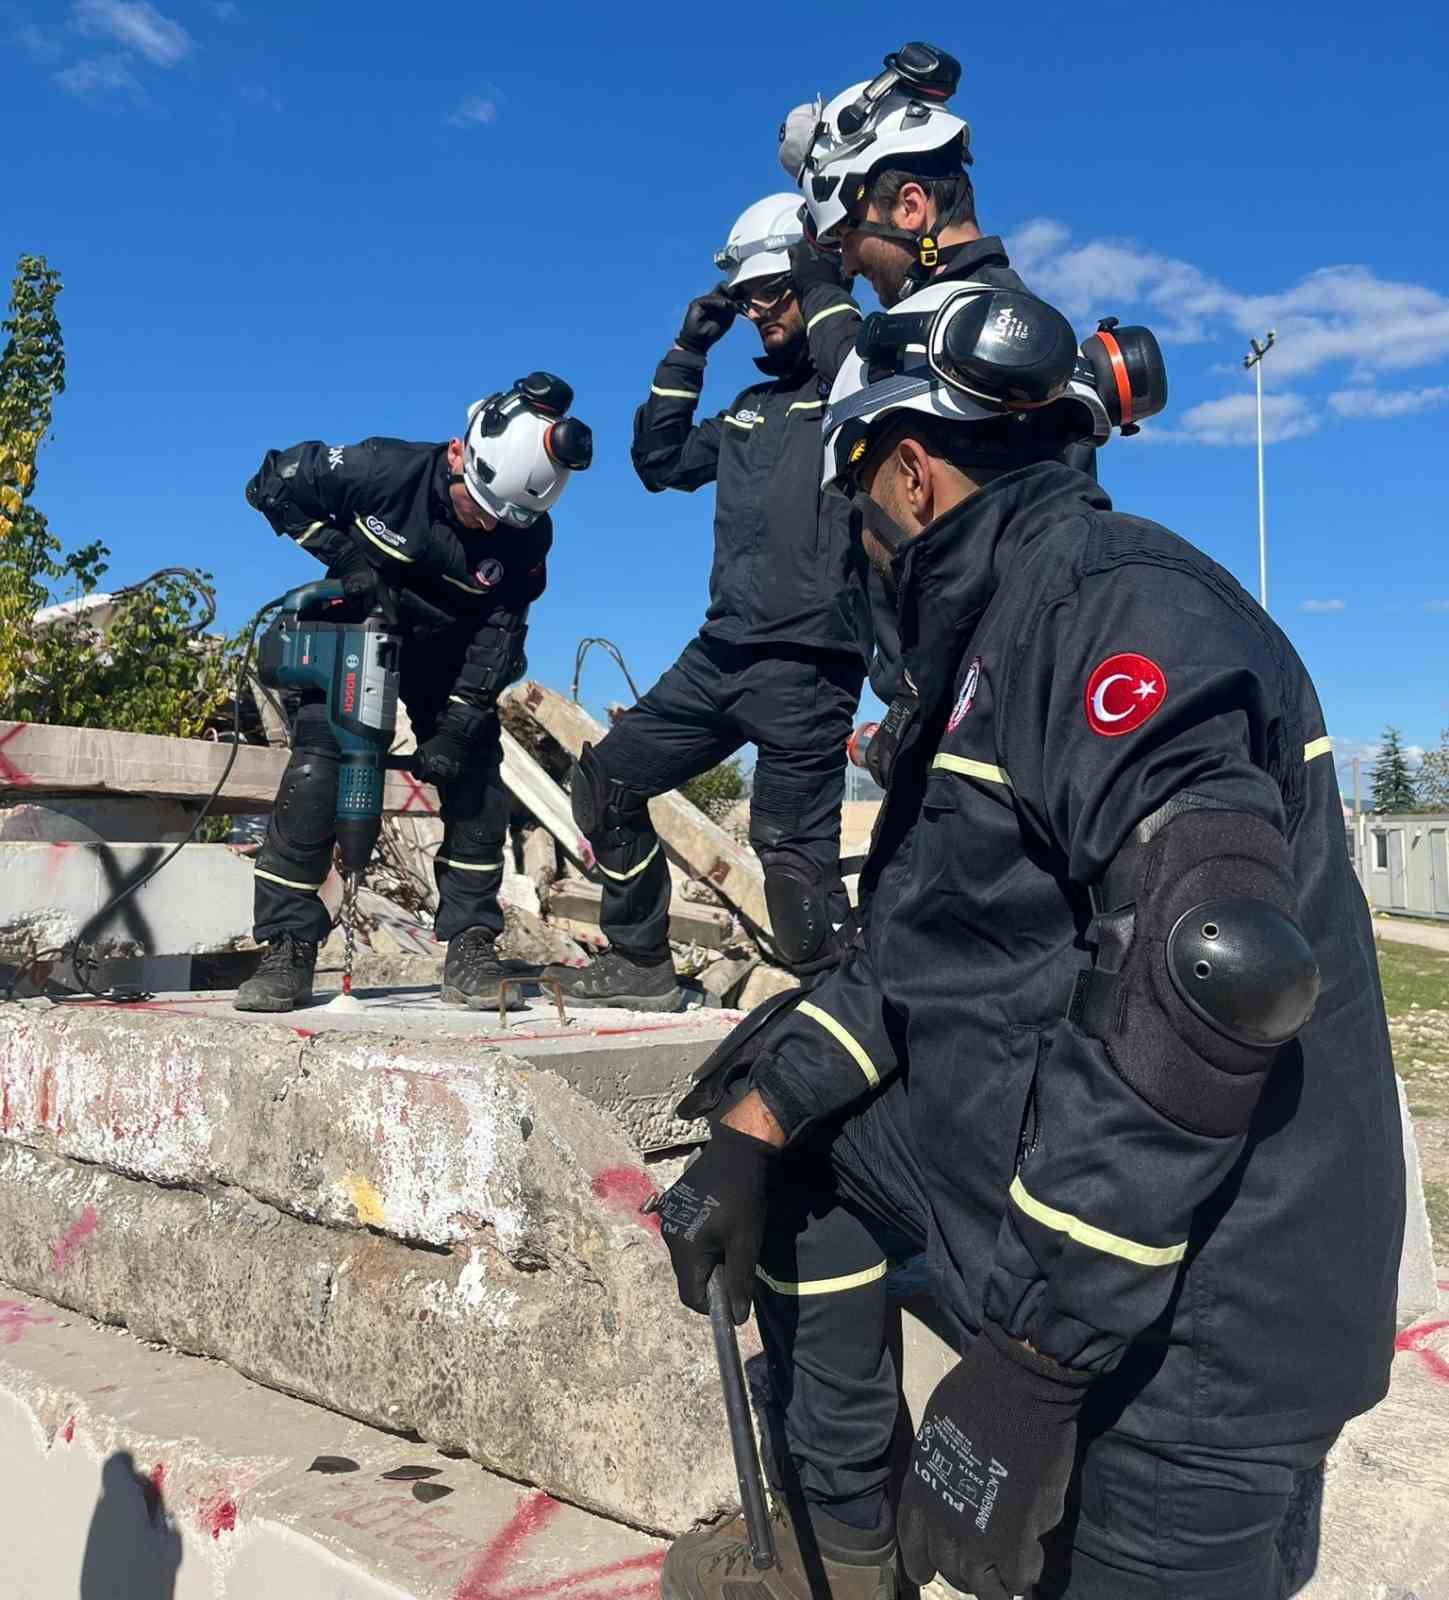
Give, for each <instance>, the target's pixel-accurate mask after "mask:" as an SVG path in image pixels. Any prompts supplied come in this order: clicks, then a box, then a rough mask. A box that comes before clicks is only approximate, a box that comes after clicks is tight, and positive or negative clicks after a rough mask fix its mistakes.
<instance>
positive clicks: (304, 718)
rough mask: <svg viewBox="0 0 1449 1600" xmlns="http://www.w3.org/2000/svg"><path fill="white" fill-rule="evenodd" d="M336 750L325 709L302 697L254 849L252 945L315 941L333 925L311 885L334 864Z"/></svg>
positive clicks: (322, 878) (321, 879)
mask: <svg viewBox="0 0 1449 1600" xmlns="http://www.w3.org/2000/svg"><path fill="white" fill-rule="evenodd" d="M338 754H339V753H338V749H337V741H336V740H335V739H334V738H333V737H332V729H331V727H330V725H329V724H328V721H327V711H326V708H325V707H324V706H322V705H321V704H319V703H317V702H307V703H304V704H303V705H302V707H301V708H300V710H299V711H298V712H297V715H296V718H295V720H294V722H293V726H292V755H291V759H290V760H289V761H288V762H287V770H286V771H285V772H284V773H283V774H282V782H281V786H280V787H279V788H278V790H277V799H276V803H275V804H274V805H273V807H272V815H271V819H270V820H269V822H268V823H267V837H266V840H265V842H264V843H263V845H262V848H261V850H260V851H258V853H257V870H256V878H255V881H254V885H253V892H252V905H253V912H252V916H253V924H254V929H253V931H254V933H255V936H256V939H257V941H258V943H261V944H268V943H271V941H273V940H274V939H277V938H280V937H281V936H282V935H283V934H287V935H289V936H290V937H291V938H293V939H305V940H307V941H309V942H310V943H313V944H321V942H322V941H323V940H324V939H325V938H326V937H327V935H328V933H329V932H330V931H331V927H332V919H331V918H330V917H329V916H328V914H327V907H326V906H325V905H323V903H322V901H321V899H320V898H319V896H318V894H317V891H318V889H320V888H321V887H322V885H323V883H324V882H326V879H327V875H328V873H330V872H331V870H332V843H333V840H334V838H335V836H336V831H337V818H336V813H337V764H338Z"/></svg>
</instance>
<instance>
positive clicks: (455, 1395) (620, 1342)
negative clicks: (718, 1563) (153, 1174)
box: [0, 1123, 736, 1532]
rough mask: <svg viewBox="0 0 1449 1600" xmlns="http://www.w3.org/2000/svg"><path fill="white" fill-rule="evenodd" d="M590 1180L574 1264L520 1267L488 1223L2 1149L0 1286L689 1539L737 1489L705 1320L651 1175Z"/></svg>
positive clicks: (572, 1249)
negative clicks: (163, 1179) (465, 1227)
mask: <svg viewBox="0 0 1449 1600" xmlns="http://www.w3.org/2000/svg"><path fill="white" fill-rule="evenodd" d="M549 1136H550V1130H549V1127H548V1125H547V1123H541V1124H540V1125H539V1126H538V1127H537V1129H536V1130H535V1131H534V1133H533V1137H535V1138H538V1139H540V1140H545V1141H546V1140H548V1138H549ZM413 1177H414V1180H415V1181H418V1182H425V1181H426V1177H425V1175H424V1174H423V1173H421V1172H419V1173H415V1174H414V1175H413ZM584 1181H586V1182H589V1183H591V1184H593V1185H597V1186H598V1188H599V1197H598V1200H597V1203H596V1205H595V1207H594V1210H593V1213H592V1215H586V1214H585V1213H584V1211H583V1210H582V1209H580V1210H578V1211H577V1212H576V1213H575V1215H574V1216H573V1217H572V1218H571V1220H570V1223H569V1224H567V1225H566V1227H567V1230H568V1231H570V1232H571V1233H572V1239H571V1240H570V1241H569V1251H568V1253H567V1254H566V1255H565V1254H559V1255H555V1256H550V1257H549V1258H547V1259H546V1260H541V1261H538V1262H536V1263H535V1264H534V1265H533V1266H532V1267H530V1268H529V1269H527V1270H524V1269H520V1268H518V1267H516V1266H514V1265H513V1264H512V1263H511V1262H510V1261H509V1259H508V1258H507V1256H505V1255H504V1254H503V1252H502V1251H501V1250H500V1249H499V1248H498V1247H497V1246H496V1244H495V1243H494V1241H493V1240H492V1238H491V1237H490V1235H489V1232H488V1230H487V1229H485V1228H481V1227H480V1228H477V1229H476V1230H475V1232H474V1237H473V1239H472V1241H471V1243H470V1244H469V1245H468V1246H467V1247H460V1248H457V1249H454V1250H452V1251H449V1252H446V1253H444V1252H440V1251H437V1250H421V1249H415V1248H410V1247H409V1246H407V1245H404V1244H401V1243H399V1242H398V1241H397V1240H395V1239H390V1238H385V1237H381V1236H379V1235H376V1234H372V1233H367V1232H361V1231H357V1230H340V1229H334V1228H323V1227H318V1226H316V1225H315V1224H312V1223H306V1222H301V1221H298V1220H297V1219H296V1218H295V1217H291V1216H288V1215H286V1214H284V1213H283V1212H281V1211H279V1210H277V1209H276V1208H275V1207H272V1206H269V1205H266V1204H264V1203H263V1202H262V1201H260V1200H257V1199H254V1198H252V1197H251V1196H249V1195H247V1194H245V1193H243V1192H241V1191H238V1190H229V1189H219V1188H214V1189H212V1190H211V1191H209V1192H208V1193H205V1194H201V1193H198V1192H196V1191H195V1190H191V1189H181V1188H168V1189H162V1188H160V1187H158V1186H157V1185H155V1184H150V1183H138V1182H135V1181H134V1180H131V1179H128V1178H123V1177H119V1176H117V1175H116V1174H114V1173H110V1172H106V1171H104V1170H103V1169H100V1168H97V1167H93V1166H85V1165H82V1164H80V1163H77V1162H73V1161H68V1160H66V1159H64V1158H61V1157H56V1156H50V1155H45V1154H42V1153H40V1152H38V1151H35V1150H30V1149H24V1148H21V1147H20V1146H18V1145H15V1144H6V1143H0V1210H3V1213H4V1215H5V1218H6V1226H5V1228H4V1229H3V1230H0V1278H3V1279H4V1280H5V1281H6V1282H8V1283H11V1284H14V1285H16V1286H17V1287H19V1288H21V1289H22V1290H24V1291H26V1292H27V1293H32V1294H37V1295H40V1296H42V1297H43V1298H45V1299H47V1300H51V1301H53V1302H55V1303H56V1304H58V1305H64V1306H69V1307H71V1308H73V1309H74V1310H78V1311H82V1312H84V1313H85V1314H86V1315H88V1316H93V1317H95V1318H96V1319H97V1320H99V1321H103V1322H110V1323H116V1324H121V1325H124V1326H125V1327H127V1328H129V1329H130V1330H131V1331H132V1332H133V1333H135V1334H136V1335H137V1336H138V1337H140V1338H143V1339H148V1340H154V1341H157V1342H159V1343H162V1344H165V1345H168V1346H170V1347H172V1348H174V1349H178V1350H182V1351H190V1352H195V1353H198V1354H205V1355H211V1356H214V1357H216V1358H217V1359H219V1360H222V1361H224V1362H226V1363H227V1364H228V1365H229V1366H231V1367H233V1368H234V1369H235V1370H237V1371H238V1372H241V1373H243V1374H244V1375H246V1376H249V1377H252V1378H255V1379H256V1380H258V1381H259V1382H262V1383H266V1384H268V1385H270V1386H271V1387H274V1388H279V1389H282V1390H284V1391H286V1392H288V1393H291V1394H294V1395H298V1396H301V1397H302V1398H305V1399H310V1400H314V1401H317V1402H318V1403H320V1404H322V1405H326V1406H328V1407H330V1408H331V1409H333V1410H336V1411H340V1412H343V1413H345V1414H347V1415H349V1416H353V1417H356V1418H357V1419H358V1420H360V1421H363V1422H367V1423H369V1424H371V1425H374V1426H380V1427H386V1428H389V1429H392V1430H394V1431H399V1432H406V1431H411V1432H415V1433H417V1434H418V1435H419V1436H420V1437H422V1438H424V1439H426V1440H429V1441H430V1442H432V1443H434V1444H436V1445H438V1446H439V1448H441V1449H444V1450H459V1451H463V1452H465V1453H466V1454H468V1455H469V1456H471V1457H472V1458H473V1459H474V1460H475V1461H477V1462H479V1463H480V1464H481V1465H483V1466H484V1467H486V1468H488V1469H489V1470H491V1471H495V1472H500V1473H502V1474H504V1475H506V1476H508V1477H512V1478H515V1479H518V1480H521V1481H523V1482H527V1483H531V1484H536V1485H537V1486H538V1487H540V1488H542V1489H544V1490H546V1491H547V1492H548V1493H549V1494H551V1495H554V1496H556V1497H558V1498H561V1499H565V1500H568V1501H570V1502H571V1503H573V1504H576V1505H580V1506H583V1507H585V1508H586V1509H590V1510H594V1511H597V1512H599V1513H601V1514H603V1515H606V1516H609V1517H612V1518H614V1519H616V1520H619V1521H623V1522H627V1523H629V1524H631V1525H634V1526H638V1527H642V1528H645V1529H650V1530H654V1531H660V1532H679V1531H682V1530H683V1529H685V1528H687V1527H689V1526H690V1525H691V1524H692V1523H694V1522H695V1521H697V1520H699V1519H702V1518H707V1517H711V1516H714V1515H718V1514H719V1513H720V1512H721V1511H723V1510H724V1509H725V1508H727V1507H728V1506H729V1505H730V1504H731V1502H732V1501H733V1500H734V1499H735V1497H736V1491H735V1488H734V1483H733V1473H732V1469H731V1466H730V1460H729V1452H728V1442H727V1436H726V1433H725V1429H724V1420H723V1414H722V1407H721V1405H720V1401H719V1395H718V1384H717V1378H716V1375H715V1370H714V1361H713V1351H712V1347H711V1344H710V1339H709V1332H708V1326H707V1324H706V1323H705V1322H704V1321H703V1319H701V1318H698V1317H695V1316H693V1315H692V1314H691V1313H689V1312H687V1311H685V1310H684V1309H683V1308H682V1307H681V1306H680V1305H679V1304H678V1301H677V1299H676V1296H675V1290H674V1283H673V1278H672V1275H671V1274H670V1272H669V1269H668V1264H667V1257H666V1255H665V1252H664V1248H663V1244H662V1242H661V1241H660V1240H659V1238H658V1235H657V1233H656V1232H655V1231H653V1230H652V1229H651V1228H650V1227H649V1226H648V1225H647V1222H648V1220H649V1219H645V1218H642V1217H640V1216H638V1215H637V1207H638V1203H639V1201H640V1199H642V1197H643V1193H644V1192H645V1190H646V1189H647V1187H649V1184H650V1180H649V1179H648V1178H647V1176H646V1175H645V1174H643V1173H642V1172H640V1171H639V1170H638V1169H637V1168H632V1167H631V1168H624V1169H622V1170H620V1169H610V1170H609V1171H607V1172H606V1173H604V1174H597V1173H596V1174H594V1175H593V1176H592V1178H590V1179H585V1180H584ZM424 1204H426V1202H425V1201H424ZM681 1461H687V1462H688V1463H689V1464H690V1468H689V1470H688V1471H687V1472H686V1471H681V1470H680V1467H679V1463H680V1462H681Z"/></svg>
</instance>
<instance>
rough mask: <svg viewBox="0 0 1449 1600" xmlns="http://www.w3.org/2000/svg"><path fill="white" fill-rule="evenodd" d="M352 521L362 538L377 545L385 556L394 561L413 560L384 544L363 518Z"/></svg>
mask: <svg viewBox="0 0 1449 1600" xmlns="http://www.w3.org/2000/svg"><path fill="white" fill-rule="evenodd" d="M352 521H353V523H354V524H355V526H356V528H357V531H358V532H359V533H360V534H361V535H362V537H363V538H364V539H366V540H367V542H368V543H369V544H375V545H376V546H377V548H378V549H379V550H381V551H382V553H383V554H384V555H385V556H391V557H392V558H393V560H394V561H411V560H412V557H411V556H407V555H404V554H403V553H402V551H401V550H394V549H393V547H392V546H391V545H390V544H384V543H383V541H382V540H381V539H379V538H377V537H376V535H375V534H373V533H372V532H371V531H370V529H369V528H368V526H367V524H366V523H365V522H364V521H363V520H362V518H361V517H354V518H353V519H352Z"/></svg>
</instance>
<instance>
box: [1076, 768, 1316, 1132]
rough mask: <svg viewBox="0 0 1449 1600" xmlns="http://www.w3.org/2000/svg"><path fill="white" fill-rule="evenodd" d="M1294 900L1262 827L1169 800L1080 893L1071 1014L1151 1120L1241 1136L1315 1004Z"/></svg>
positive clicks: (1192, 801) (1271, 832)
mask: <svg viewBox="0 0 1449 1600" xmlns="http://www.w3.org/2000/svg"><path fill="white" fill-rule="evenodd" d="M1297 898H1298V897H1297V891H1296V889H1295V887H1294V883H1293V878H1292V874H1291V871H1290V869H1289V864H1288V850H1287V846H1286V844H1285V842H1284V840H1283V837H1282V835H1281V834H1280V833H1279V832H1278V830H1277V829H1276V828H1274V827H1272V826H1271V825H1270V824H1268V823H1266V822H1264V821H1263V820H1262V819H1261V818H1259V817H1255V816H1251V815H1249V814H1247V813H1246V812H1240V811H1227V810H1221V809H1219V808H1217V807H1215V806H1213V805H1211V803H1210V802H1207V801H1205V800H1202V799H1199V798H1198V797H1196V796H1193V795H1180V796H1178V797H1177V798H1176V799H1174V800H1172V801H1170V802H1169V803H1168V805H1166V806H1164V807H1163V808H1162V810H1161V811H1158V812H1156V813H1154V814H1153V816H1151V817H1149V818H1147V820H1146V821H1145V822H1143V823H1142V824H1140V825H1139V827H1138V828H1137V829H1136V830H1135V831H1134V833H1133V835H1132V837H1131V839H1129V841H1128V842H1127V844H1126V845H1124V846H1123V848H1122V850H1121V851H1119V852H1118V854H1117V856H1116V858H1115V859H1114V860H1113V862H1112V864H1111V866H1110V867H1109V868H1108V869H1107V872H1106V873H1105V874H1104V875H1103V878H1102V881H1101V882H1100V883H1099V884H1098V885H1096V886H1095V887H1094V888H1093V890H1092V903H1093V908H1094V910H1095V911H1096V913H1097V915H1096V918H1095V920H1094V921H1093V923H1092V928H1091V930H1090V932H1089V934H1088V940H1089V942H1090V943H1092V944H1094V945H1095V955H1096V959H1095V963H1094V965H1093V966H1092V968H1091V969H1090V970H1089V971H1087V972H1085V973H1083V974H1082V975H1081V977H1080V978H1079V979H1078V981H1077V986H1076V991H1075V993H1074V995H1073V999H1072V1007H1071V1013H1070V1015H1071V1020H1072V1021H1073V1022H1075V1023H1076V1024H1077V1025H1078V1026H1079V1027H1080V1028H1082V1029H1083V1031H1084V1032H1086V1033H1089V1034H1092V1035H1093V1036H1094V1037H1096V1038H1097V1039H1099V1040H1101V1042H1102V1044H1103V1045H1104V1046H1105V1047H1106V1050H1107V1054H1108V1056H1109V1057H1110V1059H1111V1061H1112V1065H1113V1066H1114V1067H1115V1068H1116V1070H1117V1072H1118V1073H1119V1074H1120V1076H1121V1077H1122V1078H1123V1079H1124V1080H1125V1081H1126V1082H1127V1083H1128V1084H1130V1085H1131V1086H1132V1088H1133V1089H1135V1090H1136V1091H1137V1093H1138V1094H1140V1095H1141V1096H1142V1098H1143V1099H1144V1100H1146V1101H1147V1102H1148V1103H1149V1104H1150V1105H1152V1106H1154V1107H1155V1108H1156V1109H1157V1110H1158V1111H1160V1112H1161V1113H1162V1114H1163V1115H1164V1116H1166V1117H1170V1118H1171V1119H1172V1120H1173V1121H1174V1122H1177V1123H1179V1124H1180V1125H1181V1126H1183V1127H1185V1128H1188V1129H1190V1130H1192V1131H1193V1132H1195V1133H1203V1134H1208V1135H1212V1136H1216V1137H1227V1136H1229V1135H1235V1134H1240V1133H1243V1132H1244V1131H1245V1130H1246V1129H1247V1126H1248V1124H1249V1122H1250V1121H1251V1119H1252V1115H1253V1111H1254V1108H1255V1107H1256V1106H1257V1103H1258V1098H1259V1096H1260V1095H1261V1093H1262V1090H1263V1085H1264V1083H1265V1082H1266V1080H1267V1075H1268V1072H1269V1071H1270V1070H1271V1068H1272V1066H1273V1063H1274V1061H1275V1060H1276V1058H1277V1055H1278V1052H1279V1051H1280V1050H1281V1049H1282V1048H1283V1046H1285V1045H1286V1044H1288V1043H1290V1042H1291V1041H1292V1040H1293V1038H1294V1037H1295V1036H1296V1035H1297V1033H1298V1032H1299V1030H1300V1029H1301V1028H1302V1027H1303V1025H1304V1024H1305V1023H1306V1022H1307V1021H1308V1019H1309V1017H1310V1016H1311V1015H1312V1013H1313V1006H1314V1003H1315V1002H1316V1000H1317V998H1318V964H1317V962H1316V961H1315V960H1314V956H1313V950H1312V948H1311V946H1310V945H1309V943H1308V941H1307V939H1306V938H1305V937H1304V935H1303V931H1302V929H1301V928H1300V927H1299V925H1298V920H1297Z"/></svg>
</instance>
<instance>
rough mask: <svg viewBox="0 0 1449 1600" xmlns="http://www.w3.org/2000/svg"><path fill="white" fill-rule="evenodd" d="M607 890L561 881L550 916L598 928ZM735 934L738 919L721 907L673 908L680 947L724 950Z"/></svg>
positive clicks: (677, 903) (681, 904)
mask: <svg viewBox="0 0 1449 1600" xmlns="http://www.w3.org/2000/svg"><path fill="white" fill-rule="evenodd" d="M603 896H604V891H603V888H602V887H601V886H600V885H599V884H597V883H582V882H580V880H579V879H577V878H560V879H559V880H558V882H557V883H555V884H554V885H553V887H552V888H551V889H550V890H549V891H548V912H549V915H550V916H551V917H554V918H557V919H558V920H560V921H562V922H567V923H572V924H577V925H581V926H583V927H585V928H597V927H598V925H599V911H600V908H601V906H602V905H603ZM733 931H734V918H733V917H731V916H730V914H729V912H728V911H725V910H723V909H721V908H720V907H717V906H703V905H691V904H689V903H688V902H687V901H682V900H679V899H675V900H674V901H673V903H672V904H671V905H670V908H669V937H670V938H671V939H673V940H675V941H676V942H678V943H679V944H700V945H703V946H704V947H705V949H707V950H722V949H724V947H725V945H726V944H727V943H728V942H729V939H730V935H731V933H732V932H733Z"/></svg>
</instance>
